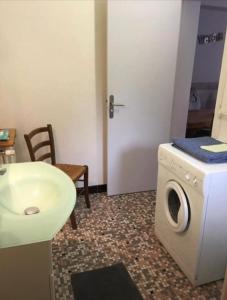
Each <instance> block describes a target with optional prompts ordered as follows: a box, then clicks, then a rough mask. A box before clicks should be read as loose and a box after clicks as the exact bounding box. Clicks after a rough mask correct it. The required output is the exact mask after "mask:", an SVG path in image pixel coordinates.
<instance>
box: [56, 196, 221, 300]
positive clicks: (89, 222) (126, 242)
mask: <svg viewBox="0 0 227 300" xmlns="http://www.w3.org/2000/svg"><path fill="white" fill-rule="evenodd" d="M91 206H92V211H89V210H88V209H86V208H85V202H84V199H83V198H81V199H79V200H78V203H77V209H76V211H77V216H78V217H77V218H78V221H79V225H78V229H77V230H76V231H73V230H72V229H71V228H70V224H66V226H65V227H64V229H63V230H62V231H61V232H60V233H58V235H57V236H56V238H55V239H54V241H53V262H54V276H55V290H56V300H72V299H73V296H72V289H71V286H70V274H71V273H72V272H82V271H86V270H91V269H95V268H100V267H104V266H108V265H111V264H114V263H116V262H120V261H121V262H123V263H124V264H125V266H126V267H127V269H128V271H129V273H130V275H131V277H132V279H133V280H134V282H135V283H136V284H137V286H138V288H139V290H140V292H141V294H142V296H143V297H144V299H145V300H148V299H171V300H172V299H174V300H175V299H185V300H189V299H190V300H191V299H196V300H205V299H210V300H215V299H220V294H221V288H222V281H217V282H214V283H210V284H207V285H203V286H201V287H197V288H194V287H193V286H192V285H191V283H190V282H189V281H188V279H187V278H186V277H185V275H184V274H183V273H182V272H181V271H180V269H179V268H178V266H177V265H176V264H175V262H174V261H173V260H172V258H171V257H170V256H169V254H168V253H167V251H166V250H165V249H164V247H162V245H161V244H160V243H159V241H158V240H157V238H156V237H155V235H154V208H155V193H154V192H146V193H135V194H128V195H121V196H113V197H107V196H106V195H105V194H94V195H91ZM106 300H108V299H106ZM132 300H133V299H132Z"/></svg>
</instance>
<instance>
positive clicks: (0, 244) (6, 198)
mask: <svg viewBox="0 0 227 300" xmlns="http://www.w3.org/2000/svg"><path fill="white" fill-rule="evenodd" d="M4 167H5V168H6V169H7V171H6V173H5V174H4V175H1V176H0V195H1V196H0V248H6V247H12V246H19V245H24V244H30V243H37V242H42V241H47V240H51V239H52V238H53V237H54V236H55V234H56V233H57V232H58V231H59V230H60V229H61V228H62V226H63V225H64V224H65V222H66V221H67V219H68V217H69V216H70V214H71V212H72V210H73V208H74V206H75V201H76V190H75V186H74V184H73V182H72V180H71V179H70V178H69V177H68V176H67V175H66V174H65V173H63V172H62V171H61V170H59V169H57V168H56V167H54V166H51V165H50V164H47V163H44V162H29V163H16V164H8V165H4ZM30 208H35V209H36V211H35V212H36V213H35V214H31V215H26V214H25V211H26V210H27V209H30Z"/></svg>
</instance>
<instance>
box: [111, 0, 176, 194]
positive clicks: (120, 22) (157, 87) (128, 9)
mask: <svg viewBox="0 0 227 300" xmlns="http://www.w3.org/2000/svg"><path fill="white" fill-rule="evenodd" d="M180 14H181V1H180V0H179V1H178V0H175V1H172V0H164V1H160V0H152V1H147V0H139V1H138V0H137V1H136V0H132V1H124V0H120V1H117V0H114V1H108V30H107V34H108V38H107V39H108V45H107V49H108V50H107V51H108V54H107V66H108V95H109V97H108V98H109V99H110V98H111V99H112V100H113V98H114V103H115V104H122V105H124V106H115V107H114V113H113V117H112V116H111V117H112V118H110V117H109V116H108V174H107V175H108V180H107V184H108V194H109V195H113V194H122V193H129V192H138V191H146V190H151V189H155V188H156V179H157V148H158V145H159V144H161V143H165V142H168V141H169V136H170V123H171V113H172V103H173V92H174V79H175V70H176V60H177V49H178V40H179V27H180ZM112 96H113V97H112ZM109 104H110V103H109ZM108 115H109V114H108Z"/></svg>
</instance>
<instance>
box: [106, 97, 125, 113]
mask: <svg viewBox="0 0 227 300" xmlns="http://www.w3.org/2000/svg"><path fill="white" fill-rule="evenodd" d="M114 106H121V107H122V106H125V105H124V104H114V95H110V104H109V117H110V119H113V117H114Z"/></svg>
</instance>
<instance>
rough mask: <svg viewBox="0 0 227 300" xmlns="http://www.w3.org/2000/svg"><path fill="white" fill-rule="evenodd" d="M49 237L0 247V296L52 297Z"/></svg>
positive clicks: (9, 299) (20, 299) (14, 299)
mask: <svg viewBox="0 0 227 300" xmlns="http://www.w3.org/2000/svg"><path fill="white" fill-rule="evenodd" d="M54 295H55V293H54V283H53V273H52V251H51V241H45V242H40V243H34V244H28V245H21V246H16V247H9V248H3V249H0V299H2V300H3V299H4V300H54V299H55V296H54Z"/></svg>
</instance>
